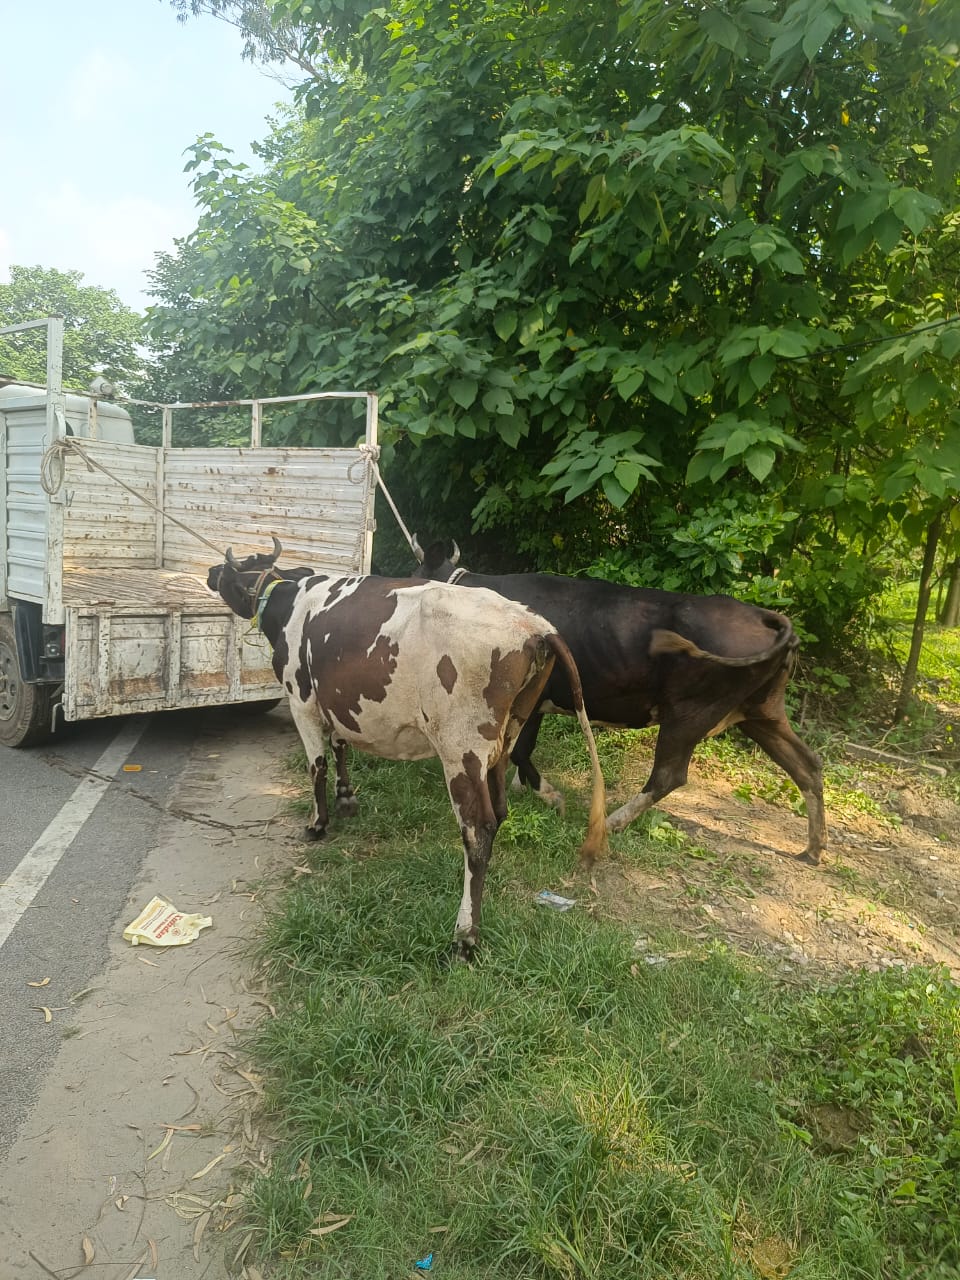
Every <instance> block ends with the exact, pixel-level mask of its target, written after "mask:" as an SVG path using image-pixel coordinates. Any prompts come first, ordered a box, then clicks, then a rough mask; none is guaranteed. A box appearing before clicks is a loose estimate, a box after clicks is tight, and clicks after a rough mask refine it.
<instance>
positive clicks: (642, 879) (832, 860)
mask: <svg viewBox="0 0 960 1280" xmlns="http://www.w3.org/2000/svg"><path fill="white" fill-rule="evenodd" d="M640 772H641V773H642V768H641V769H640ZM868 774H869V771H868V770H867V771H865V787H866V788H867V789H865V790H863V791H862V792H860V793H859V795H860V796H862V798H863V805H864V808H865V809H866V810H869V811H864V812H861V811H859V810H858V807H857V799H858V793H857V792H856V791H853V792H849V793H844V795H843V796H840V797H833V798H831V796H830V795H829V793H828V797H827V816H828V823H829V840H828V845H827V849H826V852H825V853H824V857H823V862H822V864H821V866H820V867H816V868H814V867H809V866H806V865H804V864H803V863H800V862H797V861H796V855H797V854H799V853H800V852H801V850H802V849H803V847H804V844H805V840H806V819H805V818H803V817H800V816H798V815H797V814H796V813H795V812H793V811H792V810H791V807H790V802H789V799H788V798H784V797H783V796H777V797H775V798H774V799H773V801H772V802H769V803H768V802H766V801H764V800H762V799H759V798H757V797H756V796H754V797H752V798H748V799H740V798H738V797H737V796H736V795H735V794H734V788H733V786H732V785H731V783H730V782H729V781H728V780H726V779H723V778H721V777H718V776H711V775H710V771H709V765H708V766H707V768H706V769H704V768H703V767H698V766H697V764H696V763H695V765H694V767H693V768H692V769H691V776H690V781H689V783H688V784H687V786H686V787H684V788H682V789H681V790H679V791H676V792H674V793H673V794H672V795H670V796H668V797H667V798H666V799H665V800H663V801H661V803H660V804H659V805H658V806H657V808H656V810H654V811H653V814H652V815H651V818H649V819H648V822H649V824H650V825H649V829H648V831H649V835H650V837H651V846H650V847H651V849H652V853H648V852H647V851H646V850H645V851H644V852H643V853H642V854H641V855H638V856H637V857H634V856H633V855H632V854H631V852H630V851H629V849H628V847H627V846H626V845H624V846H622V847H620V848H619V852H620V856H619V857H615V858H614V859H612V860H611V861H610V862H609V863H606V864H605V865H604V866H602V867H599V868H598V870H597V874H596V878H595V883H596V889H597V897H598V901H597V904H596V909H597V910H599V911H601V912H603V913H604V914H609V915H612V916H613V917H615V918H617V919H619V920H622V921H624V922H630V923H639V925H640V927H641V929H644V928H645V929H650V930H654V929H656V928H658V927H663V926H668V927H670V928H673V929H676V930H677V931H678V932H679V933H681V934H686V935H689V936H690V937H691V938H692V939H693V938H695V939H697V940H698V941H701V942H702V941H703V940H704V939H708V938H718V939H722V940H723V941H725V942H726V943H728V944H729V945H730V946H732V947H734V948H735V949H737V950H739V951H742V952H746V953H749V954H752V955H755V956H763V957H765V958H766V959H767V960H772V961H774V962H775V964H776V965H777V967H778V968H779V969H780V970H781V971H782V972H784V973H785V974H786V973H795V974H799V973H800V972H801V971H805V972H807V973H808V974H809V975H810V976H811V977H813V976H817V977H829V976H835V975H838V974H839V973H841V972H843V971H846V970H850V969H852V968H866V969H870V970H874V971H876V970H880V969H883V968H889V967H891V966H906V965H913V964H930V965H945V966H946V967H947V968H948V969H949V970H950V971H951V973H952V975H953V976H954V978H958V979H960V913H958V903H960V841H958V838H957V837H958V834H960V810H958V808H957V806H956V805H955V804H953V803H952V802H951V801H950V800H948V799H946V798H945V797H943V796H942V794H939V793H937V791H936V789H935V788H934V787H933V786H932V785H931V784H928V783H926V782H925V781H924V780H922V779H912V778H911V779H909V780H905V779H903V778H896V779H895V780H894V781H891V780H890V778H889V776H886V777H884V776H881V775H879V774H878V775H876V777H875V778H873V779H872V780H871V779H870V778H869V777H868V776H867V775H868ZM635 780H636V777H635V775H634V771H633V770H632V769H627V770H625V776H624V783H623V784H622V785H621V787H620V788H619V789H618V790H617V791H616V792H612V793H611V795H610V802H611V807H612V804H613V803H614V802H616V803H622V801H623V800H625V799H626V798H627V797H628V796H629V794H631V793H630V790H629V787H630V786H631V785H633V784H634V782H635ZM641 785H642V784H641ZM638 789H639V787H638ZM871 792H872V793H874V795H871V794H870V793H871ZM877 794H880V795H881V796H882V797H883V799H882V801H878V800H877V799H876V798H875V796H876V795H877ZM658 843H661V844H662V849H663V851H662V854H658V852H657V846H658ZM636 847H637V846H636V844H634V848H636ZM613 852H614V854H616V853H617V852H618V841H617V837H614V839H613ZM647 950H648V943H647V941H646V939H645V938H644V937H643V936H642V935H641V937H640V939H639V940H638V952H645V951H647ZM647 959H648V962H649V963H656V962H657V958H656V955H655V953H651V954H649V955H648V957H647Z"/></svg>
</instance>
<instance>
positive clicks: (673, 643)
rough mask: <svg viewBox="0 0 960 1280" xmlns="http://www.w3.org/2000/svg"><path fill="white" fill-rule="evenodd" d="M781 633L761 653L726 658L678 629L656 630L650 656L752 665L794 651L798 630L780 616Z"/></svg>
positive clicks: (651, 636) (651, 639) (743, 665)
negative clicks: (682, 655) (674, 655)
mask: <svg viewBox="0 0 960 1280" xmlns="http://www.w3.org/2000/svg"><path fill="white" fill-rule="evenodd" d="M779 625H780V634H779V636H777V638H776V640H774V642H773V644H772V645H770V647H769V649H762V650H761V651H760V652H759V653H752V654H750V655H749V656H748V657H746V658H725V657H724V656H723V655H722V654H719V653H711V652H710V651H709V650H708V649H701V648H700V647H699V646H698V645H695V644H694V643H693V641H692V640H688V639H687V638H686V637H685V636H681V635H679V634H678V633H677V632H676V631H663V630H656V631H653V632H652V633H651V635H650V651H649V652H650V656H651V657H656V656H657V655H658V654H664V653H685V654H686V655H687V656H688V657H690V658H706V659H707V661H708V662H716V663H717V664H718V665H720V666H723V667H752V666H754V665H755V664H756V663H758V662H767V661H769V660H770V659H771V658H776V657H777V656H778V655H779V654H781V653H782V652H783V651H784V650H787V651H789V652H791V653H792V652H793V650H795V649H796V648H797V646H798V645H799V643H800V642H799V640H798V639H797V635H796V632H795V631H794V629H793V627H792V626H791V625H790V622H789V621H788V619H786V618H780V622H779Z"/></svg>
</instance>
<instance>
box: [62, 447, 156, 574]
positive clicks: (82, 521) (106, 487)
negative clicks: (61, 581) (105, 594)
mask: <svg viewBox="0 0 960 1280" xmlns="http://www.w3.org/2000/svg"><path fill="white" fill-rule="evenodd" d="M83 450H84V453H86V454H87V455H88V456H89V458H90V459H91V461H93V462H96V463H99V464H100V465H101V466H103V467H105V468H106V469H107V470H108V471H109V472H110V473H111V474H110V475H109V476H108V475H105V474H104V473H103V472H102V471H88V469H87V467H86V465H85V463H84V461H83V459H82V458H79V457H77V456H75V455H73V454H70V455H68V456H67V458H66V460H65V465H64V477H63V484H62V486H61V489H60V493H59V494H58V497H60V496H61V495H62V500H63V565H64V570H65V572H66V571H69V570H70V569H80V568H83V567H85V566H89V567H97V568H109V567H111V566H112V567H115V568H118V569H122V568H129V567H131V566H135V565H136V566H141V567H143V568H145V569H152V568H155V567H157V520H158V516H157V513H156V512H155V511H154V510H153V508H152V507H150V506H148V505H147V502H144V501H142V500H141V498H140V497H137V496H135V494H134V493H131V492H129V490H128V489H125V488H123V484H125V485H128V486H129V488H130V489H133V490H135V491H136V494H139V495H142V497H143V498H146V499H147V501H148V502H152V503H154V504H159V497H158V488H157V475H158V472H157V452H158V451H157V450H156V449H151V448H147V447H146V446H144V445H135V444H115V443H111V442H109V441H105V440H84V441H83ZM112 476H115V477H117V479H116V480H115V479H112V478H111V477H112ZM118 481H122V482H123V484H120V483H118Z"/></svg>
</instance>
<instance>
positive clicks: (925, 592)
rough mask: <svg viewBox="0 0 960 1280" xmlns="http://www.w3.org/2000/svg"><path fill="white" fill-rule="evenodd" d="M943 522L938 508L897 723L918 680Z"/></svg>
mask: <svg viewBox="0 0 960 1280" xmlns="http://www.w3.org/2000/svg"><path fill="white" fill-rule="evenodd" d="M942 524H943V512H942V511H938V512H937V514H936V515H935V516H934V517H933V519H932V520H931V521H930V523H929V524H928V525H927V537H926V541H925V542H924V546H923V568H922V569H921V570H920V588H919V590H918V592H917V612H916V613H915V614H914V618H913V635H912V637H911V639H910V653H909V655H908V657H907V665H906V666H905V667H904V669H903V679H902V681H901V682H900V696H899V697H898V698H897V705H896V707H895V709H894V712H893V723H894V724H899V723H900V721H901V720H902V719H903V717H904V716H905V715H906V714H907V709H908V707H909V705H910V699H911V697H912V696H913V686H914V684H915V683H916V680H917V668H918V666H919V665H920V649H921V646H922V645H923V629H924V625H925V623H926V620H927V609H928V608H929V606H930V592H931V590H932V587H933V569H934V563H935V561H936V558H937V545H938V544H939V542H940V527H941V525H942Z"/></svg>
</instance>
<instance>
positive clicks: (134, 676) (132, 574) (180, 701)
mask: <svg viewBox="0 0 960 1280" xmlns="http://www.w3.org/2000/svg"><path fill="white" fill-rule="evenodd" d="M63 602H64V609H65V612H66V622H67V644H66V673H65V682H64V696H63V706H64V713H65V715H66V718H67V719H68V720H81V719H89V718H92V717H96V716H108V715H117V714H119V713H126V712H136V711H141V712H147V711H162V710H166V709H169V708H173V707H206V706H216V705H219V704H221V703H224V702H250V701H261V700H264V699H273V698H278V697H280V696H281V694H282V689H281V687H280V685H279V684H278V683H277V680H276V677H275V676H274V674H273V669H272V666H271V658H272V654H271V651H270V646H269V644H268V643H267V641H266V640H265V638H264V637H263V636H262V635H260V634H259V632H256V631H253V630H251V627H250V623H249V622H248V621H247V620H246V619H245V618H239V617H237V615H236V614H234V613H232V612H231V611H230V610H229V609H228V608H227V606H226V605H225V604H224V603H223V601H222V600H221V599H220V598H219V597H218V596H215V595H213V594H212V593H211V592H209V591H208V590H207V587H206V582H205V580H204V578H202V577H200V576H199V575H198V574H193V573H177V572H173V571H171V570H167V569H119V568H118V569H111V568H106V569H87V568H79V569H77V568H69V569H67V568H65V569H64V573H63Z"/></svg>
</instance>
